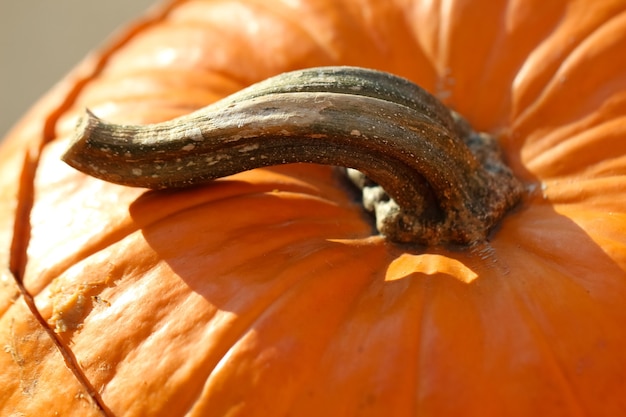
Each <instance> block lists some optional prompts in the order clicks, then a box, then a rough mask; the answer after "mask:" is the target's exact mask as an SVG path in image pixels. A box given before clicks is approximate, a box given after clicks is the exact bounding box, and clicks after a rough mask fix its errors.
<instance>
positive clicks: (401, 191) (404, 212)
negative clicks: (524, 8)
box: [63, 67, 523, 246]
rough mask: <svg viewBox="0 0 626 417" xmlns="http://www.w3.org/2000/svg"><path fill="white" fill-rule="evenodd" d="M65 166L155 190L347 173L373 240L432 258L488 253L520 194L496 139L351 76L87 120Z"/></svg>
mask: <svg viewBox="0 0 626 417" xmlns="http://www.w3.org/2000/svg"><path fill="white" fill-rule="evenodd" d="M63 160H64V161H65V162H67V163H68V164H69V165H71V166H73V167H74V168H76V169H78V170H80V171H83V172H85V173H87V174H89V175H92V176H94V177H97V178H100V179H103V180H105V181H110V182H114V183H117V184H123V185H127V186H134V187H147V188H155V189H163V188H175V187H187V186H192V185H195V184H201V183H205V182H208V181H211V180H214V179H216V178H220V177H225V176H228V175H231V174H235V173H238V172H241V171H246V170H250V169H253V168H258V167H264V166H271V165H279V164H288V163H296V162H308V163H317V164H327V165H334V166H339V167H345V168H347V169H346V173H347V175H348V177H349V178H351V179H352V181H353V182H354V183H355V184H357V185H358V186H359V187H360V188H361V189H362V193H363V204H364V206H365V208H366V209H368V210H370V211H372V212H373V213H374V214H375V217H376V226H377V228H378V230H379V231H380V233H382V234H383V235H385V236H386V237H387V238H388V239H390V240H392V241H395V242H400V243H415V244H420V245H429V246H436V245H449V244H454V245H472V244H475V243H480V242H484V241H485V240H486V239H487V235H488V233H489V231H490V230H492V229H493V228H494V226H495V225H496V224H497V223H498V222H499V220H500V219H501V218H502V217H503V216H504V215H505V214H506V212H507V211H508V210H509V209H510V208H512V207H513V206H514V205H515V204H516V203H517V202H518V201H519V200H520V198H521V195H522V190H523V187H522V185H521V183H520V182H519V181H518V180H516V178H515V177H514V176H513V173H512V172H511V170H510V169H509V168H508V167H507V166H506V165H505V164H504V163H503V161H502V158H501V154H500V152H499V150H498V144H497V142H496V140H495V139H494V138H493V137H491V136H489V135H486V134H478V133H474V132H472V130H471V129H470V127H469V126H468V124H467V123H466V122H465V121H464V120H463V119H462V118H460V117H459V116H457V115H456V114H454V113H452V112H451V111H449V110H448V109H447V108H446V107H445V106H444V105H443V104H441V103H440V102H439V101H438V100H437V99H435V98H434V97H433V96H431V95H430V94H428V93H427V92H426V91H424V90H423V89H421V88H420V87H418V86H417V85H415V84H413V83H411V82H410V81H408V80H406V79H403V78H399V77H397V76H394V75H391V74H388V73H384V72H380V71H373V70H369V69H363V68H355V67H322V68H312V69H306V70H301V71H294V72H289V73H285V74H281V75H278V76H276V77H273V78H270V79H267V80H265V81H263V82H261V83H258V84H255V85H252V86H250V87H248V88H246V89H244V90H241V91H240V92H238V93H235V94H233V95H231V96H229V97H227V98H225V99H223V100H221V101H219V102H216V103H214V104H212V105H210V106H208V107H205V108H203V109H200V110H198V111H196V112H193V113H190V114H188V115H186V116H183V117H180V118H177V119H174V120H171V121H167V122H163V123H158V124H151V125H141V126H131V125H116V124H110V123H107V122H105V121H103V120H101V119H99V118H97V117H96V116H94V115H93V114H92V113H91V112H89V111H87V114H86V115H85V116H84V117H83V118H82V119H81V121H80V123H79V125H78V127H77V133H76V137H75V138H74V140H73V141H72V143H71V144H70V146H69V148H68V150H67V152H66V153H65V154H64V156H63Z"/></svg>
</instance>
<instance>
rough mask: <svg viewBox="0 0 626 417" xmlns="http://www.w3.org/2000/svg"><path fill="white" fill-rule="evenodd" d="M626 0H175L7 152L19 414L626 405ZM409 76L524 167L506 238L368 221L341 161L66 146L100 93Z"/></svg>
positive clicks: (9, 295) (597, 411)
mask: <svg viewBox="0 0 626 417" xmlns="http://www.w3.org/2000/svg"><path fill="white" fill-rule="evenodd" d="M625 49H626V2H625V1H623V0H602V1H594V2H588V1H584V0H580V1H576V0H571V1H554V2H547V3H546V2H540V1H538V0H537V1H535V0H531V1H529V0H523V1H510V2H505V1H493V0H489V1H487V0H451V1H447V2H436V1H432V2H426V1H420V0H413V1H411V0H394V1H379V0H299V1H285V2H280V1H271V0H264V1H254V0H231V1H220V0H206V1H200V0H195V1H192V0H189V1H182V0H179V1H171V2H169V3H165V4H163V5H162V6H161V7H158V8H155V9H154V10H152V12H151V13H150V14H148V15H147V16H146V17H145V18H144V19H143V20H141V21H138V22H137V23H136V24H134V25H133V26H131V27H130V28H128V29H127V30H126V31H124V32H122V33H120V34H118V35H117V37H116V38H113V39H112V40H110V41H109V43H108V46H105V47H104V48H102V49H100V50H98V51H96V52H95V53H93V54H92V55H91V56H89V57H88V58H87V59H86V60H85V61H84V62H83V63H82V64H81V65H79V66H78V67H77V69H75V70H74V71H73V72H72V73H71V74H70V75H68V77H67V78H66V79H64V80H63V81H62V82H61V83H60V84H59V85H58V86H57V87H56V88H55V89H54V90H53V91H52V92H51V93H50V94H49V95H48V96H47V97H46V98H44V99H43V100H42V101H41V102H40V103H39V104H38V105H37V106H36V107H34V108H33V110H32V111H31V113H30V114H28V115H27V116H26V117H25V118H24V119H23V121H22V122H21V123H20V124H19V125H18V126H16V128H15V129H14V130H13V131H12V132H11V133H10V134H9V137H8V138H7V139H6V140H5V142H4V143H3V145H2V148H1V150H0V152H1V153H0V161H1V165H0V171H1V173H0V255H1V261H0V262H1V264H0V267H1V271H2V272H1V274H2V275H1V277H2V281H1V284H2V285H1V286H0V288H1V291H0V341H1V343H2V345H3V346H4V352H3V353H2V354H1V355H0V358H2V359H1V362H0V367H1V368H2V369H3V371H2V373H1V374H0V387H2V388H1V389H2V392H1V394H2V395H0V410H1V414H6V415H12V414H15V415H19V414H20V413H22V414H24V415H38V414H39V415H55V413H57V414H58V415H64V416H65V415H80V416H86V415H128V416H134V415H167V416H174V415H216V416H221V415H245V416H251V415H263V416H265V415H275V416H281V415H298V416H307V415H312V416H313V415H315V416H317V415H325V416H326V415H327V416H334V415H337V416H344V415H380V416H382V415H385V416H387V415H393V416H404V415H407V416H409V415H464V416H486V415H494V416H496V415H498V416H499V415H507V416H528V415H550V416H559V415H562V416H572V415H593V416H615V415H621V414H623V413H624V412H625V411H626V396H624V395H623V393H624V392H625V391H626V355H624V352H625V351H626V333H625V332H624V330H623V329H624V327H625V326H626V304H625V303H626V214H625V213H624V208H623V207H624V203H623V202H624V201H626V186H625V184H626V182H625V181H626V178H625V175H626V141H625V140H623V139H624V136H625V135H626V71H624V68H626V55H625V54H623V51H624V50H625ZM322 65H356V66H361V67H369V68H376V69H380V70H384V71H388V72H391V73H395V74H398V75H401V76H404V77H406V78H408V79H411V80H413V81H415V82H416V83H418V84H420V85H421V86H422V87H424V88H425V89H426V90H428V91H430V92H432V93H433V94H434V95H436V96H437V97H439V98H440V99H441V100H442V101H443V102H444V103H445V104H447V105H448V106H449V107H450V108H452V109H454V110H456V111H458V112H459V113H460V114H462V115H463V116H464V117H465V118H466V119H467V120H468V121H469V122H470V124H471V125H472V126H473V127H474V128H475V129H479V130H483V131H488V132H491V133H492V134H495V135H497V137H498V139H499V141H500V144H501V146H502V147H503V149H504V153H505V156H506V159H507V161H508V163H509V165H510V166H511V168H512V170H513V171H514V173H515V174H516V176H517V177H518V178H520V179H521V180H522V181H523V182H524V183H525V185H526V186H527V189H528V192H527V194H526V195H525V197H524V199H523V201H522V203H521V204H520V206H519V207H518V208H517V209H516V210H515V211H514V212H512V213H510V214H509V215H508V216H507V217H506V218H505V219H504V220H503V221H502V222H501V224H500V226H499V228H498V230H496V231H495V232H494V233H493V236H491V238H490V241H489V250H488V251H486V252H479V251H471V250H461V249H458V248H444V247H435V248H421V247H411V246H406V245H405V246H400V245H397V244H394V243H391V242H388V241H387V240H386V239H385V238H384V237H381V236H376V235H374V234H373V233H372V230H371V227H370V224H369V222H368V220H367V218H366V217H365V216H364V215H363V213H362V210H361V208H360V207H359V206H358V205H357V204H355V203H354V201H353V200H352V199H351V197H350V196H349V195H347V194H346V192H345V190H344V188H343V187H342V186H341V185H340V184H339V183H338V181H337V179H336V177H335V176H334V175H333V171H332V170H331V169H330V168H327V167H323V166H318V165H306V164H299V165H286V166H282V167H277V168H263V169H256V170H252V171H248V172H243V173H240V174H236V175H233V176H230V177H227V178H224V179H220V180H217V181H215V182H213V183H211V184H209V185H206V186H202V187H197V188H193V189H188V190H183V191H146V190H145V189H140V188H129V187H124V186H120V185H114V184H110V183H107V182H104V181H101V180H98V179H95V178H92V177H89V176H86V175H84V174H82V173H80V172H78V171H76V170H74V169H72V168H70V167H68V166H67V165H65V164H64V163H63V162H62V161H61V159H60V158H61V155H62V153H63V152H64V150H65V148H66V147H67V145H68V142H69V141H70V139H71V136H72V132H73V130H74V127H75V125H76V121H77V118H78V117H79V115H80V114H82V112H83V109H84V108H85V107H89V108H90V109H92V110H93V111H94V112H95V113H96V114H98V115H99V116H100V117H103V118H105V119H107V120H110V121H113V122H123V123H133V124H145V123H152V122H160V121H164V120H168V119H172V118H174V117H178V116H182V115H184V114H186V113H189V112H191V111H192V110H195V109H197V108H199V107H202V106H205V105H207V104H209V103H212V102H214V101H215V100H217V99H219V98H221V97H223V96H225V95H228V94H230V93H233V92H235V91H237V90H240V89H241V88H243V87H245V86H247V85H249V84H252V83H253V82H256V81H259V80H262V79H264V78H267V77H269V76H271V75H274V74H278V73H282V72H285V71H289V70H293V69H297V68H305V67H312V66H322Z"/></svg>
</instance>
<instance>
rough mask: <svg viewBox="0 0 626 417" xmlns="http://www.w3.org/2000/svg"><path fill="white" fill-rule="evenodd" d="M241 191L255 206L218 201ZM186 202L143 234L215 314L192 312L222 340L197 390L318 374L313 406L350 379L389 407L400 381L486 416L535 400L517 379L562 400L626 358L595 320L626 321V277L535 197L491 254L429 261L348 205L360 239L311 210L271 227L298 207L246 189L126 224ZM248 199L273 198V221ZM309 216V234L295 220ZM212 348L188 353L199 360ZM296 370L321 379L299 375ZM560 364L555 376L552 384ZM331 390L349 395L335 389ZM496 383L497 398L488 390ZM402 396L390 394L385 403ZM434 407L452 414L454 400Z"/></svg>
mask: <svg viewBox="0 0 626 417" xmlns="http://www.w3.org/2000/svg"><path fill="white" fill-rule="evenodd" d="M282 169H283V171H282V172H284V168H282ZM242 186H243V187H244V188H243V189H246V187H248V188H247V189H248V191H249V192H250V193H249V194H245V193H244V194H243V196H242V195H240V194H236V193H234V194H230V195H229V197H227V198H225V199H217V200H216V199H214V198H213V194H214V193H216V192H217V193H218V194H219V193H224V191H225V189H227V188H229V187H235V188H237V187H239V189H240V190H241V188H240V187H242ZM226 194H228V193H226ZM235 195H236V196H235ZM189 198H191V199H192V200H194V203H193V204H191V205H189V204H187V205H184V204H183V205H184V208H183V209H180V210H177V209H174V210H173V211H171V212H169V213H168V215H167V216H165V217H162V218H160V219H157V220H156V221H154V220H152V221H151V222H150V224H147V225H146V227H144V228H143V229H142V233H143V236H144V238H145V240H146V242H147V243H148V244H149V245H150V247H151V248H152V249H153V250H154V251H155V252H156V253H157V254H158V256H159V258H160V259H162V260H163V262H165V263H166V264H167V266H168V267H169V268H170V269H171V270H172V271H173V272H174V273H175V274H176V275H175V276H174V277H172V278H171V279H175V280H182V282H179V285H180V284H182V283H183V282H184V285H185V286H186V287H187V288H188V291H189V292H190V294H192V293H193V294H195V295H200V296H201V299H202V300H204V302H203V303H201V304H198V306H199V307H198V308H197V309H196V310H194V317H193V326H195V328H197V326H204V328H205V331H204V332H199V333H200V334H204V336H203V337H205V338H206V337H208V338H209V339H208V340H211V341H212V342H211V343H210V345H211V347H210V348H206V349H207V350H206V355H207V359H204V360H205V361H207V362H209V365H207V366H206V367H205V368H203V369H204V371H201V372H204V373H205V375H203V376H202V377H199V381H208V380H209V379H210V378H225V379H220V381H221V382H220V385H219V388H215V390H216V392H217V394H215V393H214V395H222V394H223V395H225V396H228V395H231V394H232V393H233V392H235V393H236V392H239V391H241V392H246V390H248V391H247V392H249V390H252V389H254V390H256V392H258V391H259V390H260V391H263V390H265V388H264V387H276V386H277V384H280V383H281V381H282V380H283V379H284V378H286V377H285V375H289V378H290V381H292V382H293V381H296V380H300V381H306V380H308V378H311V375H312V374H315V375H317V376H318V377H319V380H324V381H326V382H325V385H324V387H325V388H323V389H322V388H314V389H313V388H312V389H313V390H314V391H315V390H317V391H315V392H314V393H312V394H311V398H317V399H318V401H321V403H324V401H326V400H329V398H325V396H326V395H328V393H329V392H330V393H335V392H336V391H337V390H340V389H342V388H341V387H344V386H347V385H345V384H344V383H343V382H342V381H345V378H348V377H347V376H349V378H351V380H353V381H355V380H359V381H362V383H363V384H365V385H368V384H369V385H368V386H370V388H371V389H372V390H379V391H378V392H377V393H376V394H375V395H378V396H379V397H380V398H382V396H383V395H384V393H383V391H384V389H385V388H384V387H397V386H398V381H404V382H403V384H406V389H407V390H408V391H407V392H410V394H407V395H410V396H414V395H415V394H414V393H415V392H420V395H421V396H422V397H424V398H425V397H427V396H428V395H432V396H433V398H435V397H437V396H439V395H443V396H444V397H445V393H455V394H454V395H455V401H454V403H455V404H457V405H458V404H462V403H464V402H467V403H468V404H476V401H478V400H476V398H481V396H484V394H485V392H487V393H488V395H494V394H493V392H496V391H497V394H498V395H496V397H489V398H485V399H484V400H485V401H492V399H493V398H501V401H502V402H503V403H504V402H506V401H508V397H507V396H508V395H509V394H511V393H514V392H516V391H515V390H516V389H522V390H526V389H527V388H528V387H522V388H519V387H518V385H517V384H518V382H517V381H518V379H516V378H513V379H511V375H513V376H516V375H517V374H516V373H517V372H521V374H520V375H526V376H525V377H524V378H525V379H524V378H522V379H519V381H522V382H520V383H529V384H532V386H533V389H536V390H537V391H536V392H541V393H542V395H544V394H545V395H546V396H547V397H549V396H553V397H556V400H558V399H559V398H564V397H565V396H566V394H567V393H564V392H562V391H561V389H566V388H563V386H559V387H558V388H554V387H555V386H557V385H558V384H557V382H555V381H557V380H559V378H561V377H564V378H566V380H568V381H571V380H573V375H574V374H575V373H576V372H579V371H578V370H579V369H580V366H581V363H583V362H584V361H585V358H588V360H592V363H593V365H592V368H593V367H596V368H598V369H603V367H604V366H605V365H606V363H605V362H607V361H605V360H599V358H602V357H605V356H602V355H600V353H601V352H600V353H599V352H597V349H598V348H597V346H599V343H600V342H602V343H600V345H601V344H604V346H607V345H608V346H610V349H609V350H611V351H615V350H619V349H621V347H623V343H622V342H620V341H617V342H613V343H612V344H611V341H610V340H607V337H610V336H608V333H607V331H606V328H604V327H603V326H604V325H599V324H598V318H599V317H602V318H605V319H606V318H610V319H611V320H612V322H613V323H617V324H619V323H621V324H624V323H625V322H626V321H625V320H624V317H621V316H622V314H618V313H614V312H615V311H617V310H615V309H613V310H612V308H615V307H617V306H616V305H615V303H614V302H615V300H616V299H619V294H617V295H616V293H615V288H617V287H616V285H619V282H618V280H619V281H623V277H624V271H623V270H621V269H620V267H619V266H618V265H617V264H616V263H615V262H614V261H613V260H611V259H610V258H609V257H608V256H607V255H606V254H605V253H604V252H603V250H602V248H600V247H599V246H598V245H597V244H596V243H595V242H593V241H592V240H591V239H590V238H589V237H588V236H587V234H586V233H585V232H584V230H582V229H581V228H580V227H578V226H577V225H576V224H575V223H574V222H573V221H572V220H570V219H569V218H567V217H564V216H561V215H559V214H557V213H556V212H555V211H554V210H553V209H552V207H550V205H549V204H545V202H542V204H540V205H539V206H538V207H537V204H535V203H537V202H538V201H539V200H536V198H539V196H531V198H529V199H528V200H527V201H526V202H525V204H524V205H523V206H522V207H520V208H518V209H517V211H516V212H515V213H512V214H511V215H510V216H509V217H508V218H506V219H505V221H504V223H503V225H502V227H501V230H498V231H496V232H495V234H494V236H493V238H492V241H491V243H490V245H489V246H485V247H482V248H479V249H475V250H473V251H467V250H455V251H446V250H424V249H423V248H408V247H400V246H396V245H394V244H390V243H386V242H385V241H384V239H382V238H371V237H370V238H368V237H367V230H369V224H368V222H367V221H366V220H364V217H363V216H362V215H361V214H355V213H358V210H357V209H356V208H355V207H353V206H350V207H343V208H342V207H338V208H337V207H335V208H334V209H336V210H339V211H338V213H343V214H344V215H345V211H346V210H347V211H352V213H353V214H352V216H347V217H346V219H353V218H360V226H358V227H357V226H354V225H351V226H350V227H347V228H346V227H344V226H345V225H341V224H338V223H333V222H332V221H327V222H322V223H321V224H320V223H316V222H309V221H307V216H306V212H303V211H302V208H301V207H296V208H295V209H294V208H293V207H285V209H284V211H285V212H286V213H288V214H287V215H286V217H285V219H287V218H290V219H291V220H289V221H287V220H283V222H282V223H274V222H272V221H269V222H268V221H265V220H264V219H265V218H266V217H267V216H268V215H269V216H270V217H271V216H275V215H276V211H277V210H278V211H280V207H281V205H287V204H290V202H289V201H287V202H286V201H284V200H282V199H281V197H278V196H275V195H272V194H271V193H270V194H268V191H267V190H265V191H262V190H260V189H258V188H255V187H253V186H250V185H249V184H241V183H239V182H238V181H222V182H221V183H220V184H217V183H216V184H212V185H208V186H205V187H200V188H197V189H193V190H187V191H180V192H175V193H172V192H168V193H165V194H164V193H160V192H150V193H147V194H145V195H144V196H143V197H142V198H140V199H139V200H137V201H136V203H135V204H134V205H133V207H131V214H132V215H133V217H134V218H135V220H136V221H137V222H139V223H143V224H146V222H145V221H144V220H145V219H142V216H144V215H146V216H148V217H150V215H149V213H150V208H151V207H153V206H154V205H162V204H167V201H166V200H167V199H176V200H177V201H184V200H187V199H189ZM250 198H253V199H254V198H262V199H263V201H265V202H267V203H268V206H267V210H264V209H260V208H259V206H258V205H254V204H251V200H250ZM207 201H210V202H207ZM324 204H328V203H327V202H326V203H324ZM242 209H243V210H242ZM326 209H328V208H326ZM315 212H316V213H317V214H318V216H319V215H320V213H319V212H318V211H317V210H315ZM331 212H332V210H330V211H329V212H328V213H323V214H324V215H326V214H329V213H331ZM235 213H244V214H243V215H241V216H234V215H233V214H235ZM298 213H300V215H301V216H303V218H304V220H299V221H297V220H296V219H297V218H298V217H297V214H298ZM294 216H296V217H294ZM279 217H280V216H279ZM527 220H529V221H530V223H526V221H527ZM548 225H549V227H547V226H548ZM553 231H558V236H555V235H554V232H553ZM355 237H356V239H352V240H351V238H355ZM562 238H564V239H566V241H561V239H562ZM524 239H525V240H524ZM536 245H542V247H541V250H538V249H536V248H537V246H536ZM533 250H535V252H536V253H533ZM450 258H451V259H450ZM564 260H569V262H570V264H567V265H566V264H563V262H564ZM587 260H588V261H587ZM585 262H587V263H588V265H585ZM597 271H601V273H598V272H597ZM168 279H169V278H168ZM616 282H617V284H616ZM620 291H621V289H620V288H618V292H620ZM621 292H622V293H623V291H621ZM189 298H190V297H184V298H183V300H185V302H187V301H186V300H188V299H189ZM622 301H623V299H622ZM172 308H173V309H174V310H175V309H176V308H177V307H176V306H173V307H172ZM194 308H196V307H194ZM194 333H198V332H194ZM173 337H175V336H173ZM206 340H207V339H204V341H203V340H201V339H197V340H195V341H194V342H192V343H196V344H197V345H198V346H203V349H204V348H205V347H204V346H206V343H207V342H206ZM528 340H531V342H530V344H526V345H525V344H524V343H527V341H528ZM400 341H401V342H400ZM556 341H558V342H556ZM546 345H547V346H550V348H547V349H546V348H545V346H546ZM542 346H544V347H542ZM604 349H605V352H604V353H607V352H608V351H607V350H606V348H604ZM522 351H523V352H524V355H522V356H519V355H520V352H522ZM408 352H414V353H415V354H407V353H408ZM590 355H591V356H590ZM294 357H297V358H298V363H308V364H310V366H304V367H303V366H298V367H294V366H293V364H294V361H293V358H294ZM608 357H612V356H608ZM225 358H228V359H227V360H226V359H225ZM518 358H520V359H518ZM524 358H525V359H524ZM529 358H532V359H529ZM555 358H556V359H555ZM589 358H594V359H589ZM522 359H524V360H527V361H528V362H527V363H522V362H523V361H522ZM555 360H556V361H557V362H558V363H559V366H560V370H558V372H554V373H550V374H549V376H548V377H546V373H545V369H548V368H551V367H552V365H553V364H554V362H555ZM611 360H612V359H611ZM611 360H608V361H609V362H611ZM520 361H522V362H520ZM581 361H582V362H581ZM229 363H230V364H233V363H237V365H236V368H237V372H233V373H229V372H228V371H227V369H229V365H228V364H229ZM584 363H587V362H584ZM339 364H340V366H338V365H339ZM372 364H376V366H373V365H372ZM233 366H235V365H233ZM611 366H613V365H611ZM615 366H617V367H619V366H621V364H616V365H615ZM268 369H269V370H270V371H267V370H268ZM542 369H543V370H542ZM416 370H419V373H418V374H416ZM596 371H597V369H596V370H594V369H590V370H588V372H591V374H592V375H593V372H596ZM223 372H226V374H225V376H224V375H222V376H221V377H216V376H215V375H216V374H218V375H221V373H223ZM423 372H429V376H428V378H431V377H432V378H435V377H436V378H440V379H441V380H440V381H439V382H438V383H437V384H436V385H437V386H439V387H440V386H446V387H447V389H446V390H439V389H437V390H435V391H433V392H429V391H428V389H427V387H426V386H421V385H420V384H421V383H423V381H425V380H427V379H428V378H426V377H424V376H423ZM468 375H469V376H471V377H468ZM529 375H530V376H529ZM276 378H278V379H280V381H277V380H276ZM424 378H426V379H424ZM467 378H470V379H469V380H468V379H467ZM481 378H482V379H481ZM596 379H597V378H596ZM251 381H254V382H251ZM333 381H334V382H333ZM373 381H374V382H373ZM523 381H526V382H523ZM586 381H592V382H593V381H594V378H590V379H589V378H588V379H587V380H586ZM248 383H249V384H252V385H254V386H255V387H252V386H248V385H247V384H248ZM333 383H338V384H339V385H338V386H337V387H336V389H333V388H332V384H333ZM486 383H489V384H492V386H493V389H490V390H484V389H482V388H481V387H483V385H484V384H486ZM203 384H204V383H201V384H200V385H198V387H197V390H199V391H200V390H202V389H204V388H203V387H204V385H203ZM255 384H256V385H255ZM582 384H583V385H584V390H585V391H586V392H590V393H591V394H589V395H592V396H594V395H595V396H596V398H597V395H600V393H597V392H595V391H597V390H599V389H602V387H601V386H599V385H598V387H599V388H598V387H597V388H594V387H596V385H597V384H596V383H595V382H594V384H595V385H592V386H587V385H588V384H587V382H583V383H582ZM352 385H354V384H352ZM357 385H358V384H357ZM229 387H230V388H229ZM235 387H236V388H235ZM374 387H375V388H374ZM431 388H432V387H431ZM189 389H192V388H191V387H190V388H189ZM273 389H274V388H271V390H273ZM368 389H369V388H368ZM594 392H595V393H594ZM242 395H243V394H242ZM267 395H268V396H270V397H271V396H272V395H273V391H272V392H270V393H267ZM315 395H317V397H315ZM333 395H334V394H333ZM375 395H372V398H375ZM390 395H391V394H390ZM401 397H402V396H401V394H400V393H399V392H398V391H397V390H396V389H395V388H394V393H393V395H391V396H390V397H389V398H401ZM422 397H420V398H422ZM465 397H467V399H466V400H467V401H465V400H464V398H465ZM553 399H554V398H553ZM551 400H552V399H550V401H551ZM514 401H515V400H514ZM439 404H450V401H449V398H448V400H445V399H444V400H443V401H440V402H439ZM529 404H530V403H529Z"/></svg>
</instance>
